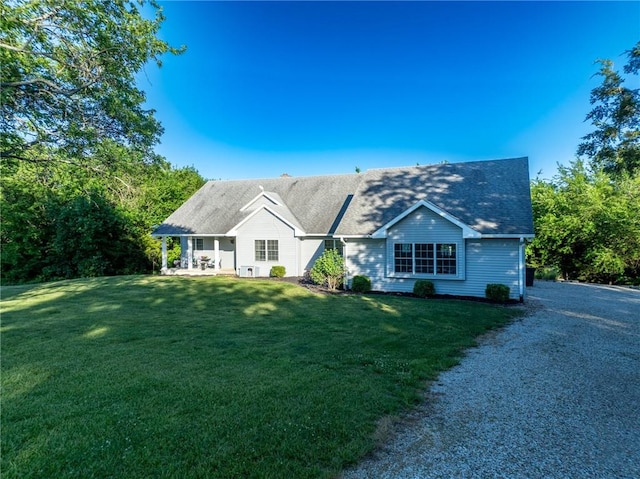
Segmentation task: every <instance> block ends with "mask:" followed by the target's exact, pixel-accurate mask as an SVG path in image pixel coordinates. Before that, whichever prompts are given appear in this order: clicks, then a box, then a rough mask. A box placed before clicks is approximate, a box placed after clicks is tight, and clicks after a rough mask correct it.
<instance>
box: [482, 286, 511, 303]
mask: <svg viewBox="0 0 640 479" xmlns="http://www.w3.org/2000/svg"><path fill="white" fill-rule="evenodd" d="M509 292H510V289H509V286H507V285H506V284H488V285H487V288H486V289H485V291H484V295H485V296H486V297H487V299H490V300H491V301H494V302H496V303H506V302H507V301H509Z"/></svg>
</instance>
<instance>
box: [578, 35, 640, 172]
mask: <svg viewBox="0 0 640 479" xmlns="http://www.w3.org/2000/svg"><path fill="white" fill-rule="evenodd" d="M598 63H599V64H600V71H599V72H598V73H597V75H598V76H600V77H602V84H601V85H599V86H598V87H596V88H594V89H593V90H592V92H591V99H590V101H591V104H592V105H593V109H592V110H591V111H590V112H589V113H588V114H587V117H586V121H590V122H591V123H592V124H593V126H594V127H595V130H594V131H593V132H591V133H589V134H588V135H586V136H585V137H583V142H582V143H581V144H580V145H579V146H578V156H580V157H582V158H584V159H585V160H586V161H588V162H589V164H590V166H591V167H592V169H594V170H598V169H604V170H605V171H606V172H608V173H611V174H613V175H621V174H635V173H640V88H639V85H638V71H639V69H640V42H638V43H636V45H635V46H634V47H633V48H632V49H631V50H629V51H628V52H627V64H626V65H625V66H624V69H623V71H624V74H626V75H627V76H628V78H626V79H625V77H624V75H623V74H621V73H620V72H618V71H616V70H615V69H614V65H613V62H612V61H611V60H598ZM625 80H626V81H628V82H629V83H630V84H631V87H627V86H625Z"/></svg>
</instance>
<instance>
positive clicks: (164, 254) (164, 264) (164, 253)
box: [160, 236, 167, 272]
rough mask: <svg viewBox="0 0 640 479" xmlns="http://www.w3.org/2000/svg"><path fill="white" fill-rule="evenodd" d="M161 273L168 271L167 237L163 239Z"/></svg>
mask: <svg viewBox="0 0 640 479" xmlns="http://www.w3.org/2000/svg"><path fill="white" fill-rule="evenodd" d="M160 271H163V272H165V271H167V237H166V236H163V237H162V269H161V270H160Z"/></svg>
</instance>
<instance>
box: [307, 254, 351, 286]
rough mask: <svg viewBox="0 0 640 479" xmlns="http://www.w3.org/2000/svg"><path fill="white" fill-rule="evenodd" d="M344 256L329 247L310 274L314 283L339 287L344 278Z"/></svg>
mask: <svg viewBox="0 0 640 479" xmlns="http://www.w3.org/2000/svg"><path fill="white" fill-rule="evenodd" d="M344 271H345V269H344V258H343V257H342V256H340V253H338V250H336V249H327V250H325V251H324V253H322V256H320V257H319V258H318V259H317V260H316V262H315V263H314V264H313V268H311V272H310V276H311V279H312V280H313V282H314V283H316V284H320V285H326V286H327V287H328V288H329V289H332V290H333V289H337V288H338V286H340V285H341V284H342V282H343V280H344Z"/></svg>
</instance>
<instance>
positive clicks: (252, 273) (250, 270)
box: [238, 266, 259, 278]
mask: <svg viewBox="0 0 640 479" xmlns="http://www.w3.org/2000/svg"><path fill="white" fill-rule="evenodd" d="M258 272H259V269H258V267H257V266H240V274H239V275H238V276H240V277H241V278H255V277H256V276H258Z"/></svg>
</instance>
